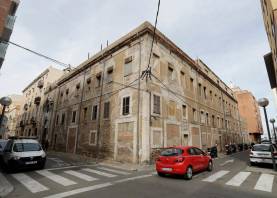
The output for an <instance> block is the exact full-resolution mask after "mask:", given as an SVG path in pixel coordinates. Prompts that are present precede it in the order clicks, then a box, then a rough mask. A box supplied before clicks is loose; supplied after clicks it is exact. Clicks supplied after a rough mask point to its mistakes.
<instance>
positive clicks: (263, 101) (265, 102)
mask: <svg viewBox="0 0 277 198" xmlns="http://www.w3.org/2000/svg"><path fill="white" fill-rule="evenodd" d="M258 104H259V106H260V107H263V109H264V116H265V123H266V128H267V134H268V139H269V142H270V147H271V158H272V163H273V169H274V170H275V171H276V164H275V157H274V156H273V147H272V141H271V136H270V130H269V125H268V119H267V113H266V106H267V105H268V104H269V101H268V99H267V98H261V99H259V100H258Z"/></svg>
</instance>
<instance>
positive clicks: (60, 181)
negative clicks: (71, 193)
mask: <svg viewBox="0 0 277 198" xmlns="http://www.w3.org/2000/svg"><path fill="white" fill-rule="evenodd" d="M36 172H37V173H38V174H40V175H43V176H45V177H47V178H48V179H50V180H52V181H54V182H56V183H58V184H61V185H63V186H70V185H73V184H76V182H74V181H71V180H70V179H67V178H65V177H62V176H60V175H57V174H54V173H51V172H50V171H47V170H41V171H36Z"/></svg>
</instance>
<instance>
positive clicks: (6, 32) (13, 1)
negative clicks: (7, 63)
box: [0, 0, 20, 69]
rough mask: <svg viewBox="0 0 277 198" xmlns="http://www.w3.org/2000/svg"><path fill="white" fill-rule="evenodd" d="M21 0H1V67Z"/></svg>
mask: <svg viewBox="0 0 277 198" xmlns="http://www.w3.org/2000/svg"><path fill="white" fill-rule="evenodd" d="M19 2H20V1H19V0H1V1H0V69H1V66H2V64H3V62H4V58H5V55H6V51H7V48H8V43H7V42H6V41H9V40H10V36H11V34H12V31H13V26H14V23H15V19H16V16H15V13H16V10H17V7H18V5H19Z"/></svg>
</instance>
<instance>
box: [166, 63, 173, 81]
mask: <svg viewBox="0 0 277 198" xmlns="http://www.w3.org/2000/svg"><path fill="white" fill-rule="evenodd" d="M173 72H174V70H173V68H172V67H170V66H168V71H167V77H168V80H174V76H173V75H174V74H173Z"/></svg>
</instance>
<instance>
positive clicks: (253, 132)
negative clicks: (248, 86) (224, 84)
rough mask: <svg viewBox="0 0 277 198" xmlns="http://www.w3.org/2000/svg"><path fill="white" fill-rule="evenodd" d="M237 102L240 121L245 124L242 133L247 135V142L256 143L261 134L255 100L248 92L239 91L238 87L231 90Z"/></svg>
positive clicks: (260, 121)
mask: <svg viewBox="0 0 277 198" xmlns="http://www.w3.org/2000/svg"><path fill="white" fill-rule="evenodd" d="M233 91H234V94H235V96H236V99H237V101H238V109H239V114H240V116H241V119H242V120H244V121H245V122H246V127H245V129H243V130H242V131H243V132H246V133H248V140H247V139H246V141H248V142H255V143H258V142H260V141H261V135H262V134H263V128H262V120H261V115H260V109H259V106H258V103H257V100H256V98H255V97H254V96H253V94H252V93H251V92H250V91H248V90H241V89H240V88H239V87H235V88H234V89H233ZM246 137H247V136H246Z"/></svg>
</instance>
